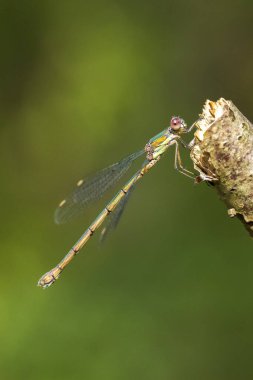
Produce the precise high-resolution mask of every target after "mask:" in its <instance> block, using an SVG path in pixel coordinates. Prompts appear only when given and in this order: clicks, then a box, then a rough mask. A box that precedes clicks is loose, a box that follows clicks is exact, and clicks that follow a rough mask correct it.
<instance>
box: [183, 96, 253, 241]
mask: <svg viewBox="0 0 253 380" xmlns="http://www.w3.org/2000/svg"><path fill="white" fill-rule="evenodd" d="M196 127H197V131H196V132H195V134H194V139H193V140H192V142H191V143H190V146H191V159H192V161H193V163H194V167H195V169H196V170H197V171H198V172H199V176H198V177H197V181H202V180H205V181H208V182H210V183H212V184H213V185H214V187H215V188H216V189H217V191H218V193H219V194H220V196H221V198H222V200H223V201H224V202H225V203H226V205H227V207H228V215H229V216H230V217H234V216H235V217H237V218H239V219H240V220H241V221H242V222H243V223H244V225H245V227H246V228H247V230H248V231H249V233H250V235H251V236H252V237H253V125H252V124H251V123H250V122H249V120H248V119H247V118H246V117H245V116H244V115H243V114H242V113H241V112H240V111H239V110H238V109H237V108H236V106H235V105H234V104H233V103H232V102H231V101H228V100H225V99H223V98H221V99H219V100H218V101H217V102H212V101H210V100H207V101H206V103H205V105H204V108H203V113H202V115H200V120H199V121H197V122H196Z"/></svg>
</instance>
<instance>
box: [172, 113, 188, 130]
mask: <svg viewBox="0 0 253 380" xmlns="http://www.w3.org/2000/svg"><path fill="white" fill-rule="evenodd" d="M170 128H171V129H172V131H173V132H177V133H184V132H186V131H187V129H186V122H185V121H184V119H182V118H181V117H179V116H173V117H172V118H171V120H170Z"/></svg>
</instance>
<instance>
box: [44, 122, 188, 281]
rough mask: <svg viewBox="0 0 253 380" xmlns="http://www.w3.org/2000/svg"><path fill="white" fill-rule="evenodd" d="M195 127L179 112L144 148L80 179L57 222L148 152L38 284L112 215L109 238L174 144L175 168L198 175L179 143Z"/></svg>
mask: <svg viewBox="0 0 253 380" xmlns="http://www.w3.org/2000/svg"><path fill="white" fill-rule="evenodd" d="M193 126H194V124H193ZM193 126H192V127H193ZM192 127H190V128H189V129H187V127H186V124H185V122H184V120H183V119H181V118H180V117H179V116H173V117H172V118H171V121H170V126H169V127H168V128H166V129H165V130H163V131H162V132H160V133H159V134H158V135H156V136H155V137H153V138H152V139H150V140H149V142H148V143H147V144H146V145H145V148H144V149H142V150H141V151H138V152H136V153H133V154H131V155H130V156H128V157H126V158H124V159H123V160H121V161H119V162H117V163H116V164H113V165H111V166H109V167H108V168H105V169H103V170H101V171H100V172H98V173H97V174H95V176H94V177H92V178H90V179H88V180H86V181H85V182H84V181H83V180H80V181H79V182H78V183H77V187H76V189H75V190H74V191H73V193H72V194H71V195H70V196H69V197H68V198H66V199H64V200H63V201H62V202H61V203H60V205H59V207H58V208H57V210H56V212H55V221H56V223H59V224H60V223H64V222H67V221H69V220H71V219H72V218H74V217H75V216H77V215H78V214H80V213H81V212H82V211H83V209H84V208H85V207H86V206H87V205H88V204H89V203H90V202H91V201H93V200H97V199H99V198H100V197H101V196H102V195H103V194H104V193H105V192H106V191H107V190H108V189H109V188H111V186H112V185H113V184H115V182H117V181H118V180H119V179H120V178H121V177H122V176H123V175H124V174H125V173H126V171H127V170H128V169H129V168H130V166H131V164H132V163H133V161H134V160H136V159H137V158H139V157H140V156H141V155H143V154H146V159H145V161H144V163H143V164H142V167H141V168H140V169H139V170H138V171H137V172H136V173H135V174H134V175H133V177H132V178H130V179H129V181H128V182H127V183H126V184H125V185H124V186H123V187H122V188H121V189H120V191H119V192H118V193H117V194H116V196H115V197H114V198H113V199H112V200H111V201H110V202H109V203H108V204H107V205H106V206H105V208H104V209H103V211H102V212H101V213H100V214H99V215H98V216H97V218H96V219H95V220H94V221H93V223H91V225H90V226H89V227H88V228H87V230H86V231H85V232H84V233H83V235H82V236H81V237H80V239H79V240H78V241H77V242H76V243H75V244H74V246H73V247H72V248H71V249H70V251H69V252H68V253H67V255H66V256H65V257H64V258H63V259H62V260H61V261H60V262H59V264H57V265H56V267H55V268H53V269H51V270H50V271H49V272H47V273H45V274H44V275H43V276H42V277H41V279H40V280H39V282H38V286H41V287H42V288H46V287H48V286H50V285H51V284H53V283H54V282H55V280H57V279H58V278H59V276H60V274H61V272H62V271H63V269H64V268H65V267H66V266H67V265H68V264H69V263H70V262H71V261H72V259H73V258H74V257H75V255H76V254H77V253H78V252H79V251H80V249H81V248H82V247H83V246H84V245H85V244H86V243H87V242H88V240H89V239H90V238H91V236H93V234H94V232H95V231H96V230H97V229H98V228H99V227H100V226H101V224H102V223H103V222H104V221H105V220H106V219H108V224H107V226H106V227H104V228H103V230H102V233H101V237H102V239H103V238H105V236H106V235H107V233H108V231H110V230H111V229H113V228H115V227H116V225H117V224H118V221H119V218H120V216H121V214H122V212H123V210H124V208H125V206H126V203H127V201H128V199H129V196H130V194H131V192H132V190H133V189H134V187H135V185H136V183H137V182H138V181H139V180H140V179H141V178H142V177H143V176H144V174H146V173H147V172H148V171H149V170H150V169H151V168H152V167H153V166H154V165H156V163H157V162H158V161H159V160H160V158H161V156H162V155H163V154H164V153H165V152H166V151H167V149H168V148H169V147H170V146H172V145H175V148H176V151H175V161H174V166H175V169H177V170H178V171H179V172H181V173H183V174H184V175H186V176H188V177H190V178H194V177H193V173H191V172H190V171H188V170H187V169H185V168H184V167H183V165H182V161H181V157H180V153H179V143H181V144H182V145H183V146H184V147H187V144H186V143H185V142H184V141H183V140H182V138H181V135H182V134H183V133H188V132H189V131H190V130H191V129H192Z"/></svg>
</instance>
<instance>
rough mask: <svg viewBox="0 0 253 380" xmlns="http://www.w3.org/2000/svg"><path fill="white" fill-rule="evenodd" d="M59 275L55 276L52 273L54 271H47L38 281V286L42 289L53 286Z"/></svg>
mask: <svg viewBox="0 0 253 380" xmlns="http://www.w3.org/2000/svg"><path fill="white" fill-rule="evenodd" d="M57 278H58V277H55V276H54V275H53V274H52V271H50V272H47V273H45V274H44V275H43V276H42V277H41V278H40V279H39V281H38V284H37V286H39V287H40V288H42V289H46V288H48V287H49V286H51V285H52V284H53V283H54V282H55V280H57Z"/></svg>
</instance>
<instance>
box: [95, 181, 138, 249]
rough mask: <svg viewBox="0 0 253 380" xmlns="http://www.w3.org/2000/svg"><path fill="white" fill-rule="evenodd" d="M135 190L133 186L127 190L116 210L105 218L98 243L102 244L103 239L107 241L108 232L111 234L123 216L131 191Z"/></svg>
mask: <svg viewBox="0 0 253 380" xmlns="http://www.w3.org/2000/svg"><path fill="white" fill-rule="evenodd" d="M134 189H135V186H132V187H131V189H129V190H128V192H127V194H126V195H125V197H124V198H123V199H121V201H120V202H119V204H118V206H117V207H116V209H115V210H114V211H113V212H112V213H111V214H110V215H109V216H108V218H107V224H106V226H105V227H104V228H103V229H102V231H101V234H100V242H101V243H103V242H104V241H105V239H107V236H108V234H109V233H110V232H112V231H113V230H114V229H115V228H116V227H117V225H118V223H119V221H120V218H121V216H122V214H123V211H124V209H125V207H126V204H127V202H128V201H129V197H130V195H131V194H132V192H133V190H134Z"/></svg>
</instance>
